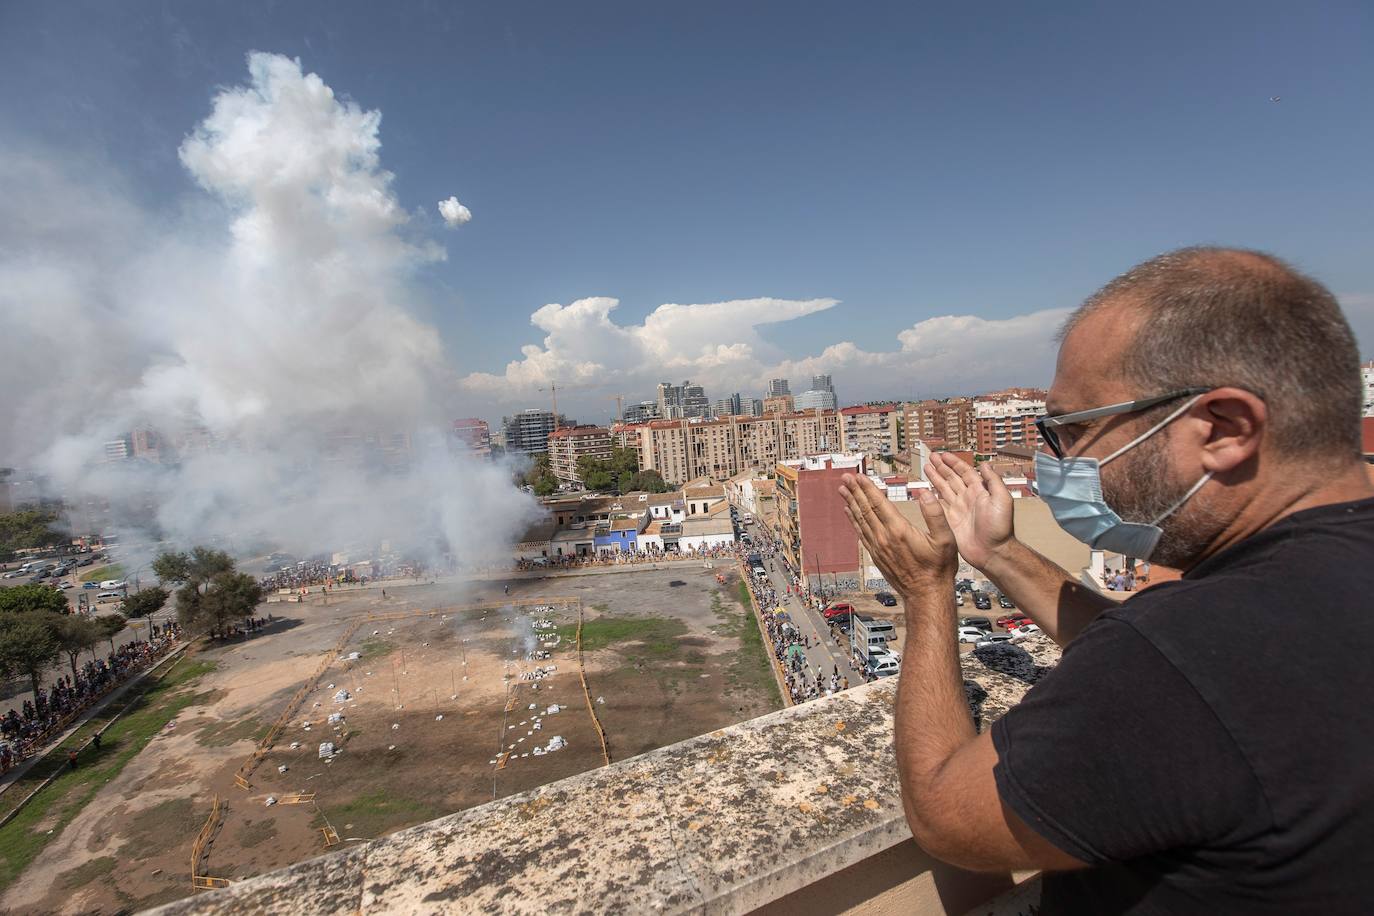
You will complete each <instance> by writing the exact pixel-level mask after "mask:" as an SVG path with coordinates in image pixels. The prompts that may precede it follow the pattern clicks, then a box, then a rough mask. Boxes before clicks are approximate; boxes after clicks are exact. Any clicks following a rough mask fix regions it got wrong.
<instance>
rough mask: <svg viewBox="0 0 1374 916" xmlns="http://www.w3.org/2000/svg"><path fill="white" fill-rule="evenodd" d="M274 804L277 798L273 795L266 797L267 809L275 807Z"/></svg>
mask: <svg viewBox="0 0 1374 916" xmlns="http://www.w3.org/2000/svg"><path fill="white" fill-rule="evenodd" d="M276 803H277V796H275V795H269V796H267V807H269V808H270V807H272V806H273V805H275V804H276Z"/></svg>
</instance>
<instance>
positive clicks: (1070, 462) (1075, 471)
mask: <svg viewBox="0 0 1374 916" xmlns="http://www.w3.org/2000/svg"><path fill="white" fill-rule="evenodd" d="M1200 397H1201V395H1198V397H1195V398H1192V399H1191V400H1189V401H1188V402H1187V403H1186V404H1184V405H1183V406H1182V407H1180V408H1178V409H1177V410H1175V411H1174V412H1173V413H1171V414H1169V415H1168V416H1167V417H1165V418H1164V419H1163V420H1161V421H1160V422H1158V423H1156V424H1155V425H1154V426H1152V427H1151V428H1150V429H1148V430H1146V431H1145V432H1144V433H1143V434H1142V435H1140V436H1137V437H1136V438H1135V439H1132V440H1131V441H1130V442H1127V443H1126V444H1125V445H1123V446H1122V447H1121V448H1119V449H1117V450H1116V451H1114V452H1112V453H1111V454H1110V455H1108V456H1107V457H1106V458H1103V459H1101V460H1098V459H1097V458H1055V457H1054V456H1053V455H1049V454H1046V453H1045V452H1037V453H1036V455H1035V483H1036V491H1037V492H1038V493H1039V495H1040V498H1041V499H1043V500H1044V501H1045V502H1046V504H1048V505H1049V507H1050V511H1051V512H1052V513H1054V520H1055V521H1056V522H1058V523H1059V526H1060V527H1061V528H1063V529H1064V530H1065V531H1067V532H1068V533H1069V534H1071V535H1073V536H1074V537H1076V538H1077V539H1078V540H1080V541H1082V542H1083V543H1085V544H1087V545H1088V546H1090V547H1092V548H1093V549H1094V550H1108V551H1111V552H1113V553H1119V554H1122V555H1123V556H1127V557H1133V558H1135V559H1137V560H1148V559H1149V558H1150V555H1151V554H1152V553H1154V550H1155V547H1156V546H1158V544H1159V538H1160V536H1161V535H1163V533H1164V532H1163V530H1162V529H1161V528H1160V527H1159V523H1160V522H1162V521H1164V520H1165V519H1166V518H1168V517H1169V516H1170V515H1173V514H1174V513H1175V512H1177V511H1178V510H1179V509H1180V508H1181V507H1182V506H1183V504H1184V503H1186V502H1187V501H1188V500H1189V499H1191V498H1192V496H1193V494H1194V493H1196V492H1197V491H1198V490H1200V489H1202V485H1203V484H1205V483H1206V482H1207V481H1208V480H1211V478H1212V472H1211V471H1208V472H1207V473H1206V474H1203V475H1202V479H1200V480H1199V481H1198V482H1197V483H1195V484H1193V486H1192V487H1190V488H1189V490H1188V492H1187V493H1184V494H1183V496H1182V498H1180V499H1179V500H1178V501H1177V502H1175V503H1174V504H1173V505H1172V506H1170V507H1169V508H1168V509H1166V510H1165V511H1164V513H1163V514H1162V515H1160V516H1159V517H1158V518H1156V519H1154V520H1153V521H1151V522H1148V523H1142V522H1128V521H1125V520H1123V519H1122V518H1121V516H1119V515H1117V514H1116V512H1115V511H1113V510H1112V507H1111V506H1109V505H1107V502H1106V500H1105V499H1103V498H1102V475H1101V468H1102V466H1103V465H1105V464H1107V463H1108V462H1110V461H1114V460H1116V459H1117V458H1119V457H1121V456H1122V455H1124V454H1125V453H1126V452H1129V451H1130V450H1131V449H1133V448H1135V447H1136V446H1137V445H1139V444H1140V443H1142V442H1144V441H1145V440H1146V439H1148V438H1150V437H1151V436H1153V435H1154V434H1155V433H1157V432H1159V431H1160V430H1161V429H1163V428H1164V427H1166V426H1168V425H1169V424H1170V423H1172V422H1174V420H1176V419H1178V417H1180V416H1182V415H1183V412H1184V411H1186V410H1187V409H1188V408H1190V407H1192V406H1193V405H1194V404H1196V403H1197V401H1198V398H1200Z"/></svg>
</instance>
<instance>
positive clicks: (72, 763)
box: [67, 750, 76, 770]
mask: <svg viewBox="0 0 1374 916" xmlns="http://www.w3.org/2000/svg"><path fill="white" fill-rule="evenodd" d="M67 766H68V767H69V768H71V769H73V770H75V769H76V751H75V750H70V751H67Z"/></svg>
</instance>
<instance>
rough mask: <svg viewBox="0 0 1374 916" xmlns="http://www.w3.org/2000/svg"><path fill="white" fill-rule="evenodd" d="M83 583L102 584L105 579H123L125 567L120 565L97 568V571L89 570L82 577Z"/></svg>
mask: <svg viewBox="0 0 1374 916" xmlns="http://www.w3.org/2000/svg"><path fill="white" fill-rule="evenodd" d="M79 578H80V580H81V581H82V582H100V581H103V580H105V579H123V578H124V567H123V566H121V565H119V564H118V563H112V564H111V565H109V566H97V567H96V568H95V569H88V570H86V571H85V572H83V573H82V574H81V575H80V577H79Z"/></svg>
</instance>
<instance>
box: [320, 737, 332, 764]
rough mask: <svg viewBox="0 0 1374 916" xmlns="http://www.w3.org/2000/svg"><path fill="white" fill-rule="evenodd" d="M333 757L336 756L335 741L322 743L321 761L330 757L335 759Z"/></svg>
mask: <svg viewBox="0 0 1374 916" xmlns="http://www.w3.org/2000/svg"><path fill="white" fill-rule="evenodd" d="M333 756H334V742H333V741H321V742H320V759H321V760H328V759H329V758H330V757H333Z"/></svg>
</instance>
